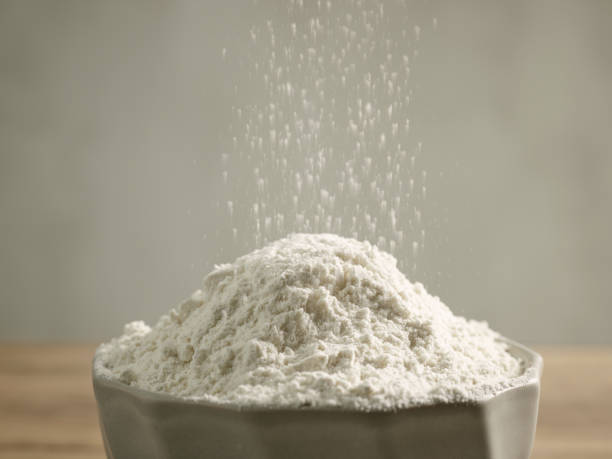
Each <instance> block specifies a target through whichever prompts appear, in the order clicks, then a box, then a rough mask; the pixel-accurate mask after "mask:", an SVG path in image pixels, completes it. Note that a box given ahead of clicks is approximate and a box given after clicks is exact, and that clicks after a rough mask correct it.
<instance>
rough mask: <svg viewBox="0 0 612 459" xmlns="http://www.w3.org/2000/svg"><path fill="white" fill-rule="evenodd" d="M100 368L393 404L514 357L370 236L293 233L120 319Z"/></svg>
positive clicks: (173, 381)
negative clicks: (184, 291) (188, 290)
mask: <svg viewBox="0 0 612 459" xmlns="http://www.w3.org/2000/svg"><path fill="white" fill-rule="evenodd" d="M96 371H97V372H98V374H102V375H105V376H108V377H111V378H116V379H119V380H120V381H122V382H123V383H125V384H129V385H131V386H134V387H138V388H141V389H146V390H151V391H155V392H162V393H167V394H171V395H174V396H178V397H183V398H190V399H199V400H208V401H212V402H217V403H224V404H225V403H229V404H233V405H240V406H253V405H256V406H272V407H280V406H283V407H287V406H291V407H299V406H326V407H330V406H340V407H347V408H357V409H366V410H373V409H375V410H379V409H394V408H401V407H407V406H414V405H422V404H430V403H436V402H465V401H477V400H482V399H486V398H488V397H490V396H492V395H494V394H495V393H497V392H499V391H501V390H503V389H505V388H508V387H511V386H513V385H515V384H517V383H518V381H519V380H520V377H521V373H522V362H521V361H520V360H519V359H518V358H515V357H513V356H512V355H510V354H509V353H508V352H507V346H506V345H505V344H504V343H503V342H501V341H499V335H498V334H497V333H496V332H494V331H492V330H491V329H489V327H488V326H487V324H486V323H484V322H476V321H471V320H466V319H464V318H463V317H458V316H455V315H453V313H452V312H451V311H450V310H449V309H448V307H446V306H445V305H444V304H443V303H442V302H441V301H440V300H439V299H438V298H437V297H434V296H431V295H430V294H428V293H427V292H426V291H425V289H424V288H423V286H422V285H421V284H419V283H411V282H410V281H408V279H406V277H405V276H404V275H403V274H402V273H401V272H400V271H399V270H398V269H397V267H396V260H395V258H393V257H392V256H391V255H389V254H388V253H385V252H383V251H381V250H379V249H377V248H376V247H375V246H373V245H371V244H369V243H368V242H359V241H356V240H354V239H345V238H343V237H339V236H336V235H332V234H293V235H290V236H288V237H286V238H284V239H280V240H278V241H276V242H273V243H271V244H269V245H268V246H266V247H264V248H262V249H260V250H256V251H254V252H252V253H249V254H248V255H245V256H242V257H240V258H238V259H237V260H236V261H235V262H234V263H232V264H224V265H221V266H217V267H216V268H215V269H214V270H213V271H212V272H211V273H210V274H208V275H207V276H206V278H205V279H204V285H203V287H202V290H198V291H196V292H195V293H194V294H193V295H192V296H191V298H189V299H187V300H186V301H185V302H183V303H182V304H181V305H180V306H178V307H176V308H175V309H172V310H171V311H170V313H169V314H167V315H164V316H162V317H161V319H160V320H159V322H158V323H157V324H156V325H155V326H154V327H149V326H147V325H146V324H145V323H143V322H132V323H130V324H128V325H126V326H125V331H124V334H123V335H122V336H120V337H119V338H115V339H113V340H112V341H110V342H109V343H106V344H102V345H101V346H100V347H99V349H98V351H97V354H96Z"/></svg>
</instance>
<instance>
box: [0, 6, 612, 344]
mask: <svg viewBox="0 0 612 459" xmlns="http://www.w3.org/2000/svg"><path fill="white" fill-rule="evenodd" d="M228 3H230V5H223V4H222V2H218V3H216V4H212V3H211V2H201V3H200V4H196V3H195V2H194V3H191V2H183V3H170V2H150V1H142V2H138V1H129V2H82V1H56V2H45V1H36V2H30V1H25V2H24V1H15V2H8V1H5V0H0V314H1V316H0V339H3V340H6V339H53V340H73V339H79V340H83V339H93V340H98V339H102V338H107V337H109V336H111V335H113V334H117V333H119V331H120V328H121V325H122V323H124V322H125V321H128V320H132V319H137V318H144V319H146V320H148V321H153V320H154V319H155V318H156V317H157V316H159V314H160V313H162V312H164V311H166V310H167V309H168V308H169V307H170V306H171V305H173V304H174V303H176V302H177V300H179V299H180V298H181V297H184V296H186V295H187V294H189V293H190V291H191V290H193V289H195V288H196V287H197V285H198V283H199V281H200V279H201V277H202V276H203V275H204V274H205V273H206V272H207V271H208V270H209V269H210V268H211V266H212V264H213V263H215V262H221V261H228V260H230V259H232V258H234V257H235V256H236V255H238V254H239V249H238V248H237V247H235V246H234V245H233V243H232V240H231V237H230V236H229V235H228V234H227V233H226V232H224V231H219V229H220V228H226V227H227V222H226V221H224V219H225V218H226V217H225V214H224V213H222V212H220V211H218V210H217V208H216V203H217V200H218V199H220V198H221V199H222V196H219V194H220V192H221V191H220V190H221V187H220V170H221V169H220V165H219V159H220V153H221V152H222V151H223V148H224V145H226V143H225V142H224V139H223V135H222V134H223V132H225V131H226V130H227V126H228V123H229V122H230V111H229V108H230V106H231V104H232V103H236V101H235V100H232V95H231V94H232V93H231V87H230V85H229V84H228V77H227V75H226V74H225V73H224V72H227V71H229V72H230V73H234V74H235V75H234V76H235V77H237V78H239V77H240V69H239V68H238V64H237V62H238V60H239V58H240V55H239V51H238V56H236V57H235V59H236V61H232V60H230V62H229V63H226V64H225V66H224V67H222V66H221V65H220V50H221V48H223V47H228V49H235V50H240V49H241V40H243V39H244V32H245V31H246V30H247V28H248V25H249V24H250V23H251V22H252V21H255V20H261V19H262V18H266V17H269V16H274V17H275V20H278V21H280V20H282V17H283V14H282V12H283V8H281V7H279V6H276V7H274V6H273V5H274V4H273V3H270V2H268V3H266V2H264V4H262V5H260V6H259V7H257V8H252V7H247V6H246V5H247V4H246V3H238V2H228ZM249 4H250V2H249ZM411 8H412V9H411V12H412V13H411V14H414V15H415V18H418V21H431V20H432V18H433V17H436V18H437V21H438V29H437V32H436V33H427V34H426V35H425V36H424V37H423V40H422V43H421V46H420V52H421V59H420V61H419V64H418V66H416V68H415V75H414V78H415V84H416V85H417V86H418V88H417V92H418V95H419V96H418V97H417V100H416V104H417V105H416V107H417V110H416V111H415V120H414V122H415V125H416V126H417V129H418V133H419V135H420V137H421V139H422V141H423V143H424V146H425V147H424V152H425V154H424V155H423V160H424V167H425V168H426V169H427V171H428V173H429V177H430V183H429V189H428V198H427V201H426V202H425V203H424V205H423V212H424V217H425V222H426V223H425V224H426V227H427V243H426V250H425V252H424V254H423V256H422V257H421V259H420V260H419V265H418V270H417V272H418V275H417V277H419V278H420V279H422V280H424V282H425V283H426V285H427V286H428V288H429V290H431V291H432V292H434V293H437V294H439V295H440V296H441V297H442V298H443V299H444V300H445V301H446V302H447V304H449V305H450V306H451V307H452V308H453V309H454V310H455V311H457V312H460V313H462V314H465V315H468V316H470V317H474V318H479V319H486V320H488V321H489V322H490V323H491V324H492V325H493V326H494V327H496V328H497V329H499V330H500V331H502V332H503V333H505V334H507V335H508V336H511V337H514V338H516V339H519V340H523V341H527V342H537V343H545V342H546V343H548V342H550V343H612V333H611V330H612V328H611V326H610V323H611V322H612V300H611V298H612V295H611V294H610V293H609V284H610V282H611V281H612V245H611V244H610V234H612V135H611V126H612V117H611V115H612V113H611V112H612V51H611V50H610V43H612V2H609V1H599V2H598V1H585V2H578V1H536V2H533V1H525V2H490V1H482V2H473V1H470V2H451V1H449V2H436V1H434V2H420V1H419V2H415V4H414V5H413V6H412V7H411ZM427 30H429V29H427ZM228 66H229V67H228ZM232 66H234V67H232ZM226 69H227V70H226ZM240 173H244V174H247V173H249V171H240Z"/></svg>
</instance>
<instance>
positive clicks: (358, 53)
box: [219, 0, 435, 274]
mask: <svg viewBox="0 0 612 459" xmlns="http://www.w3.org/2000/svg"><path fill="white" fill-rule="evenodd" d="M257 6H258V5H255V7H256V8H257ZM262 7H263V6H262ZM273 9H276V10H278V11H276V13H275V15H274V17H270V18H261V19H257V20H254V21H253V24H252V26H251V27H250V29H249V31H248V40H247V43H245V44H244V46H247V47H248V53H247V54H246V56H248V57H246V58H245V59H246V61H245V62H243V63H242V64H243V68H244V69H245V73H246V75H242V76H241V77H242V78H243V79H242V80H241V81H242V85H244V87H241V86H240V85H238V84H236V86H235V88H234V90H235V93H236V100H237V101H239V103H237V104H236V106H234V107H232V124H231V127H230V129H229V134H228V135H227V136H228V143H229V145H228V150H227V153H224V154H223V155H222V168H223V169H222V172H221V174H222V178H223V183H224V190H223V194H222V196H223V198H221V199H220V200H219V205H220V206H221V207H222V208H223V209H224V211H225V213H226V216H227V218H228V220H229V222H230V223H229V229H228V231H231V232H232V234H233V237H234V242H235V244H236V245H237V247H239V249H240V251H243V250H252V249H253V248H257V247H261V246H262V245H264V244H265V243H267V242H270V241H273V240H275V239H278V238H279V237H283V236H285V235H286V234H289V233H292V232H309V233H319V232H326V233H336V234H340V235H343V236H347V237H353V238H357V239H362V240H369V241H370V242H372V243H374V244H376V245H377V246H378V247H380V248H381V249H383V250H386V251H389V252H391V253H392V254H394V255H395V256H396V257H397V258H398V260H399V264H400V267H401V268H402V269H403V270H405V271H406V270H412V271H413V274H414V270H415V269H416V262H417V260H418V258H419V256H420V255H421V253H422V251H423V249H424V246H425V225H424V223H423V219H424V216H423V215H422V203H423V201H424V200H425V198H426V195H427V171H425V170H424V169H423V168H422V167H421V158H422V155H423V154H425V153H424V150H425V147H424V146H423V144H422V142H421V141H420V139H419V138H418V136H417V135H416V134H415V126H413V123H412V122H411V119H412V118H413V116H412V115H413V113H412V106H413V100H414V98H415V97H418V91H417V90H416V88H415V87H414V85H413V76H412V75H413V69H414V68H415V66H417V65H418V61H419V42H420V41H421V40H423V39H424V36H425V35H426V33H430V32H432V30H433V28H434V26H435V22H433V21H431V19H430V20H429V22H428V23H427V24H426V25H420V24H417V23H416V21H415V19H414V18H413V17H412V16H411V11H410V5H409V4H408V3H407V2H401V1H391V2H375V1H374V2H372V1H361V0H348V1H333V2H332V1H318V2H304V1H300V0H294V1H291V2H288V3H282V2H281V3H279V4H277V5H276V6H275V8H272V7H270V6H269V5H266V10H273ZM220 53H221V57H222V59H223V60H225V61H227V60H229V59H232V58H233V55H235V53H234V52H233V51H232V49H227V48H223V49H222V50H220ZM230 78H231V77H230ZM245 81H246V82H247V83H246V84H245ZM241 94H247V96H245V97H243V98H241ZM245 170H246V171H247V172H244V171H245ZM235 171H241V173H240V174H239V175H238V174H236V173H235ZM245 174H246V175H247V176H248V178H247V179H246V180H245V179H244V176H245Z"/></svg>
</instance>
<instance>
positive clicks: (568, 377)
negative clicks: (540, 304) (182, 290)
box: [0, 344, 612, 459]
mask: <svg viewBox="0 0 612 459" xmlns="http://www.w3.org/2000/svg"><path fill="white" fill-rule="evenodd" d="M93 351H94V346H92V345H44V344H36V345H34V344H32V345H30V344H0V458H7V459H8V458H11V459H38V458H66V459H73V458H83V459H93V458H98V459H102V458H104V457H105V456H104V451H103V449H102V443H101V438H100V433H99V431H98V419H97V413H96V405H95V400H94V397H93V392H92V387H91V377H90V362H91V358H92V355H93ZM539 351H540V352H541V353H542V355H543V357H544V378H543V382H542V384H543V386H542V396H541V402H540V416H539V420H538V431H537V434H536V443H535V447H534V451H533V454H532V458H535V459H548V458H551V459H552V458H557V459H570V458H571V459H603V458H612V349H592V348H584V349H562V348H540V349H539Z"/></svg>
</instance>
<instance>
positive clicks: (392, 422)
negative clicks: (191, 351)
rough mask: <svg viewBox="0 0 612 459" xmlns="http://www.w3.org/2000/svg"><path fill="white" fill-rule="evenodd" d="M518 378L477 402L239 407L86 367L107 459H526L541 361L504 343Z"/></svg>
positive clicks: (532, 427) (535, 417) (532, 435)
mask: <svg viewBox="0 0 612 459" xmlns="http://www.w3.org/2000/svg"><path fill="white" fill-rule="evenodd" d="M507 342H508V344H509V352H511V353H512V354H513V355H516V356H518V357H520V358H521V359H522V360H523V362H525V372H526V373H525V376H526V377H525V378H524V379H525V382H524V383H523V384H522V385H520V386H517V387H513V388H511V389H508V390H506V391H504V392H501V393H499V394H498V395H496V396H494V397H492V398H490V399H488V400H485V401H482V402H477V403H469V404H436V405H429V406H419V407H413V408H406V409H399V410H397V411H373V412H363V411H347V410H341V409H317V408H303V409H296V408H289V409H271V408H241V407H238V406H225V405H223V406H221V405H215V404H211V403H207V402H198V401H189V400H183V399H179V398H176V397H172V396H169V395H164V394H158V393H154V392H148V391H144V390H140V389H136V388H133V387H129V386H127V385H125V384H122V383H120V382H118V381H116V380H111V379H108V378H106V377H104V376H102V375H99V374H97V373H96V371H95V364H94V372H93V385H94V392H95V395H96V399H97V402H98V412H99V417H100V426H101V430H102V437H103V440H104V446H105V449H106V454H107V456H108V457H109V458H112V459H140V458H142V459H145V458H146V459H153V458H155V459H171V458H172V459H179V458H180V459H190V458H216V459H239V458H240V459H245V458H248V459H312V458H319V459H341V458H351V459H366V458H367V459H383V458H384V459H391V458H393V459H400V458H411V459H415V458H428V459H438V458H444V459H448V458H462V459H468V458H474V459H476V458H478V459H482V458H495V459H519V458H521V459H522V458H528V457H529V453H530V451H531V447H532V443H533V438H534V434H535V426H536V419H537V412H538V398H539V392H540V376H541V372H542V358H541V357H540V356H539V355H538V354H536V353H535V352H533V351H531V350H529V349H527V348H526V347H524V346H522V345H520V344H518V343H514V342H512V341H509V340H508V341H507Z"/></svg>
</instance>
